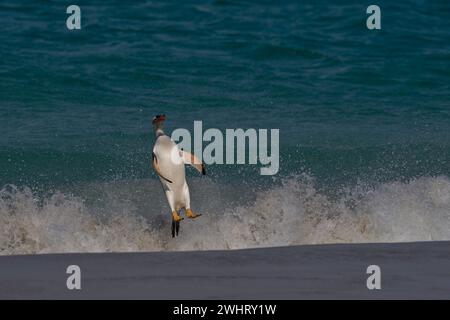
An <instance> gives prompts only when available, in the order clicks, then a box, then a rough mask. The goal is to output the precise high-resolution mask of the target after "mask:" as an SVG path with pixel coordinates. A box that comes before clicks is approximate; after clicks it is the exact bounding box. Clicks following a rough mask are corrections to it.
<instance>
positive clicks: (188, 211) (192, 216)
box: [186, 208, 201, 219]
mask: <svg viewBox="0 0 450 320" xmlns="http://www.w3.org/2000/svg"><path fill="white" fill-rule="evenodd" d="M200 216H201V214H198V213H194V212H192V210H191V209H190V208H189V209H187V208H186V217H188V218H189V219H195V218H198V217H200Z"/></svg>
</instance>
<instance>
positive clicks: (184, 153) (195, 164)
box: [180, 150, 206, 175]
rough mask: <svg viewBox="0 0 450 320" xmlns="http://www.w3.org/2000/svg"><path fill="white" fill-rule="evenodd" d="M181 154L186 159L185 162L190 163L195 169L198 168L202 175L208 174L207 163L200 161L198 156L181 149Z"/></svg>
mask: <svg viewBox="0 0 450 320" xmlns="http://www.w3.org/2000/svg"><path fill="white" fill-rule="evenodd" d="M180 154H181V157H182V158H183V160H184V163H186V164H190V165H191V166H193V167H194V168H195V169H197V171H198V172H200V173H201V174H202V175H206V169H205V165H204V164H203V163H202V162H201V161H200V159H199V158H197V157H196V156H195V155H194V154H192V153H190V152H187V151H184V150H182V151H180Z"/></svg>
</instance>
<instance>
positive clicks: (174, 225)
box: [172, 220, 180, 238]
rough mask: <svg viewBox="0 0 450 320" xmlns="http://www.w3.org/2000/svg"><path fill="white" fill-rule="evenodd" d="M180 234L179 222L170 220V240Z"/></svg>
mask: <svg viewBox="0 0 450 320" xmlns="http://www.w3.org/2000/svg"><path fill="white" fill-rule="evenodd" d="M179 232H180V221H175V220H172V238H175V237H176V236H177V237H178V233H179Z"/></svg>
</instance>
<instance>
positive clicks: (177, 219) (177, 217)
mask: <svg viewBox="0 0 450 320" xmlns="http://www.w3.org/2000/svg"><path fill="white" fill-rule="evenodd" d="M172 220H173V221H175V222H180V221H181V220H183V218H182V217H181V216H180V215H179V214H178V212H176V211H173V212H172Z"/></svg>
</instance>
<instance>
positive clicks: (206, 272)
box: [0, 242, 450, 299]
mask: <svg viewBox="0 0 450 320" xmlns="http://www.w3.org/2000/svg"><path fill="white" fill-rule="evenodd" d="M449 251H450V242H420V243H398V244H352V245H317V246H295V247H281V248H264V249H250V250H236V251H203V252H201V251H200V252H199V251H197V252H152V253H100V254H52V255H28V256H4V257H0V298H2V299H22V298H26V299H55V298H56V299H83V298H89V299H91V298H93V299H103V298H108V299H122V298H123V299H132V298H137V299H314V298H325V299H334V298H336V299H351V298H355V299H385V298H402V299H404V298H405V299H416V298H424V299H430V298H438V299H448V298H450V254H449ZM71 264H76V265H78V266H80V268H81V287H82V288H81V290H72V291H70V290H68V289H67V287H66V279H67V277H68V276H69V275H67V274H66V268H67V266H69V265H71ZM372 264H376V265H379V266H380V268H381V285H382V287H381V290H368V289H367V287H366V280H367V277H368V275H367V274H366V269H367V266H369V265H372Z"/></svg>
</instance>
